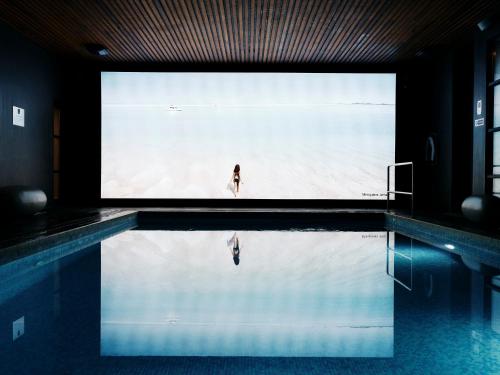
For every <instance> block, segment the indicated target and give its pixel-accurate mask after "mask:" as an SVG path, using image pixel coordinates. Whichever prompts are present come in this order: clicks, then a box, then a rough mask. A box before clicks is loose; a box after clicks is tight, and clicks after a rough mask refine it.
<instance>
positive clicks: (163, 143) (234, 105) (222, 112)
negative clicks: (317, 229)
mask: <svg viewBox="0 0 500 375" xmlns="http://www.w3.org/2000/svg"><path fill="white" fill-rule="evenodd" d="M395 91H396V75H395V74H389V73H357V74H354V73H150V72H148V73H140V72H102V73H101V102H102V108H101V109H102V114H101V116H102V120H101V121H102V125H101V126H102V128H101V197H102V198H165V199H170V198H187V199H190V198H200V199H218V198H226V199H238V198H243V199H343V200H361V199H385V198H386V190H387V165H388V164H392V163H394V159H395V155H394V153H395V111H396V105H395V100H396V99H395Z"/></svg>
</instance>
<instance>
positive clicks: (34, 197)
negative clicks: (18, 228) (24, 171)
mask: <svg viewBox="0 0 500 375" xmlns="http://www.w3.org/2000/svg"><path fill="white" fill-rule="evenodd" d="M46 205H47V196H46V195H45V193H44V192H43V191H42V190H40V189H36V188H33V187H29V186H5V187H1V188H0V210H1V211H0V212H1V214H2V216H3V215H4V214H11V215H33V214H34V213H37V212H39V211H41V210H43V209H44V208H45V206H46Z"/></svg>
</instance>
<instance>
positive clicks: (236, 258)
mask: <svg viewBox="0 0 500 375" xmlns="http://www.w3.org/2000/svg"><path fill="white" fill-rule="evenodd" d="M233 261H234V264H236V265H238V264H240V257H233Z"/></svg>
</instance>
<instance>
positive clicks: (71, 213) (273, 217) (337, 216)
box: [0, 207, 500, 267]
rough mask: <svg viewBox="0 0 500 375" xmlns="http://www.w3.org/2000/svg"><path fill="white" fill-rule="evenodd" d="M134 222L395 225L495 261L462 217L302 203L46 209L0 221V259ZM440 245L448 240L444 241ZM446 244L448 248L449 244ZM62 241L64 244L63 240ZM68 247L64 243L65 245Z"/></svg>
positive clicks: (490, 236) (492, 239)
mask: <svg viewBox="0 0 500 375" xmlns="http://www.w3.org/2000/svg"><path fill="white" fill-rule="evenodd" d="M137 226H140V227H141V228H145V229H167V230H168V229H177V230H187V229H188V230H193V229H202V230H217V229H219V230H224V229H250V230H264V229H266V230H290V229H291V230H297V229H298V230H307V229H314V228H325V229H328V230H340V231H342V230H345V231H348V230H358V231H373V230H383V228H384V226H385V227H386V228H387V229H389V230H395V231H397V232H400V233H402V234H404V235H406V236H409V237H412V238H415V239H417V240H420V241H422V242H425V243H428V244H431V245H433V246H437V247H440V248H442V249H444V250H446V251H450V252H452V253H455V254H458V255H460V256H473V257H476V258H478V259H480V260H481V262H484V263H485V264H488V265H491V266H495V267H500V261H499V258H500V231H498V230H497V229H493V228H489V229H484V228H479V227H474V226H473V225H472V224H470V225H469V224H467V223H466V222H463V221H457V220H455V221H454V220H446V219H440V220H438V219H435V218H434V217H425V216H416V217H410V216H408V215H405V214H402V213H397V212H390V213H386V212H385V210H382V209H347V208H343V209H317V208H314V209H308V208H206V207H197V208H180V207H178V208H176V207H170V208H93V209H75V210H67V209H65V210H64V211H57V210H55V211H53V212H48V213H46V214H45V215H38V216H34V217H31V218H27V219H18V220H14V221H10V222H8V223H6V222H5V221H4V223H3V224H2V230H1V231H0V264H5V263H7V262H9V261H12V260H15V259H19V258H22V257H25V256H28V255H31V254H34V253H37V252H40V251H43V250H44V249H47V248H54V247H61V246H66V245H67V244H72V245H73V246H72V247H73V248H74V247H75V246H74V245H75V244H76V245H78V246H77V247H78V248H82V247H85V246H90V245H92V244H94V243H97V242H100V241H102V240H103V239H105V238H107V237H109V236H112V235H114V234H116V233H118V232H120V231H123V230H127V229H133V228H135V227H137ZM445 245H448V246H446V247H445ZM449 245H452V246H453V247H454V248H453V249H450V248H449V247H450V246H449ZM66 247H68V246H66ZM68 248H69V247H68Z"/></svg>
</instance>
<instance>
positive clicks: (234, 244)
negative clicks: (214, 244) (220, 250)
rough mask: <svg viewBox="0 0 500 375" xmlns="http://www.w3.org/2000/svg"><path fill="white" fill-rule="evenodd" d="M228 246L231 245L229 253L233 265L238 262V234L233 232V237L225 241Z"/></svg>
mask: <svg viewBox="0 0 500 375" xmlns="http://www.w3.org/2000/svg"><path fill="white" fill-rule="evenodd" d="M227 244H228V246H231V245H232V249H231V253H232V254H233V261H234V264H235V265H238V264H240V239H239V238H238V234H237V233H236V232H235V233H234V234H233V237H231V239H230V240H229V241H227Z"/></svg>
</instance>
